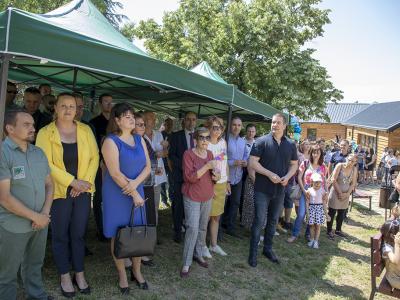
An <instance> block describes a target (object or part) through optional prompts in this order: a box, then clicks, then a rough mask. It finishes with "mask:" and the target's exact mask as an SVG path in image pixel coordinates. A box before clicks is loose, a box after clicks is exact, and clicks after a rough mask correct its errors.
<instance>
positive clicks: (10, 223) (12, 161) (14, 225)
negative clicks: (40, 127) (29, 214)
mask: <svg viewBox="0 0 400 300" xmlns="http://www.w3.org/2000/svg"><path fill="white" fill-rule="evenodd" d="M49 174H50V168H49V164H48V162H47V158H46V156H45V154H44V153H43V151H42V150H41V149H40V148H39V147H36V146H34V145H32V144H29V145H28V148H27V150H26V152H23V151H22V150H21V149H20V148H19V146H18V145H17V144H16V143H14V142H13V141H12V140H11V139H10V138H8V137H7V138H6V139H5V140H4V143H3V147H2V152H1V161H0V180H5V179H10V193H11V195H12V196H14V197H15V198H17V199H18V200H19V201H21V202H22V203H23V204H24V205H25V206H26V207H28V208H30V209H32V210H34V211H36V212H40V211H41V210H42V208H43V205H44V202H45V197H46V196H45V182H46V177H47V175H49ZM0 226H2V227H3V228H4V229H6V230H7V231H10V232H14V233H26V232H30V231H32V224H31V221H30V220H28V219H25V218H22V217H19V216H17V215H15V214H13V213H11V212H9V211H8V210H6V209H5V208H4V207H2V206H1V205H0Z"/></svg>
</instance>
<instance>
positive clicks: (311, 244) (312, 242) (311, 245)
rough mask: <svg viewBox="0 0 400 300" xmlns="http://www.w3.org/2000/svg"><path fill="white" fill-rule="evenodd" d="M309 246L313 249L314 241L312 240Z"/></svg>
mask: <svg viewBox="0 0 400 300" xmlns="http://www.w3.org/2000/svg"><path fill="white" fill-rule="evenodd" d="M307 246H308V247H310V248H312V247H313V246H314V240H311V241H309V242H308V243H307Z"/></svg>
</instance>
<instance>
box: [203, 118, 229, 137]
mask: <svg viewBox="0 0 400 300" xmlns="http://www.w3.org/2000/svg"><path fill="white" fill-rule="evenodd" d="M214 122H216V123H218V124H219V126H221V135H220V136H219V137H218V140H220V139H221V138H222V137H223V133H224V130H225V127H224V120H222V119H221V118H220V117H217V116H210V117H208V119H207V120H206V121H205V123H204V127H205V128H207V129H208V130H209V131H211V128H212V126H213V123H214Z"/></svg>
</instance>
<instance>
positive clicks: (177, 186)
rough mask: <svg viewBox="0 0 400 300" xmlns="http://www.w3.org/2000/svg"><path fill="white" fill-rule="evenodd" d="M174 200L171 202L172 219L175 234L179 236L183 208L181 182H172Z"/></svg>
mask: <svg viewBox="0 0 400 300" xmlns="http://www.w3.org/2000/svg"><path fill="white" fill-rule="evenodd" d="M173 188H174V198H173V200H172V218H173V223H174V232H175V234H180V233H181V230H182V225H183V218H184V208H183V195H182V182H176V181H175V182H174V183H173Z"/></svg>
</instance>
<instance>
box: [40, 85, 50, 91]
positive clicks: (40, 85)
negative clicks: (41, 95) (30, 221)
mask: <svg viewBox="0 0 400 300" xmlns="http://www.w3.org/2000/svg"><path fill="white" fill-rule="evenodd" d="M45 86H48V87H49V88H51V85H50V84H48V83H41V84H40V85H39V90H40V89H41V88H42V87H45Z"/></svg>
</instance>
